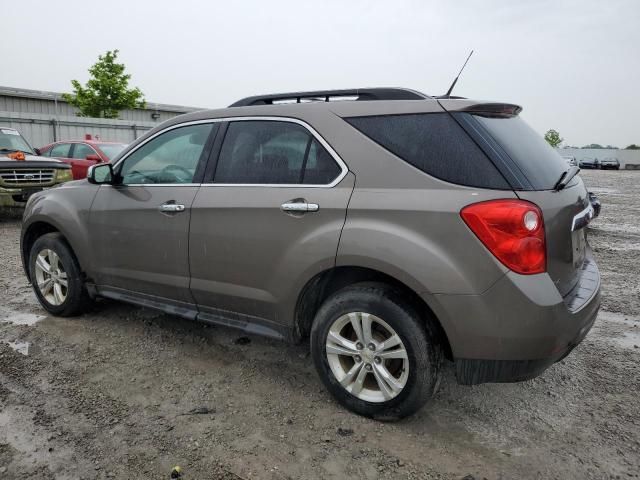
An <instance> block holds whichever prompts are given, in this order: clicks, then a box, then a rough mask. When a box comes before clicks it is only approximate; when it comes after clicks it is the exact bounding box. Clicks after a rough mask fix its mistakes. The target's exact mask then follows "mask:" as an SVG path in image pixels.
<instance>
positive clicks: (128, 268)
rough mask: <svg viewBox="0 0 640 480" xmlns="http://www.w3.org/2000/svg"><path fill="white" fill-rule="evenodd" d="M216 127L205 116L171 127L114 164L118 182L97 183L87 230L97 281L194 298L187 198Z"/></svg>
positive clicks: (120, 289)
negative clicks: (196, 120) (203, 120)
mask: <svg viewBox="0 0 640 480" xmlns="http://www.w3.org/2000/svg"><path fill="white" fill-rule="evenodd" d="M216 130H217V124H215V123H210V122H209V123H195V124H188V125H178V126H173V127H171V128H170V129H168V130H165V131H163V132H161V133H159V134H157V135H156V136H154V137H152V138H151V139H149V140H148V141H147V142H146V143H143V144H141V145H140V146H139V147H138V148H137V149H135V150H133V151H132V153H130V154H129V155H127V156H125V157H124V159H123V160H122V161H121V162H119V163H118V164H117V165H116V167H115V169H116V172H117V173H119V175H120V176H121V177H122V182H121V184H118V185H114V186H112V185H103V186H100V189H99V191H98V193H97V194H96V197H95V199H94V201H93V205H92V207H91V213H90V218H89V229H88V230H89V232H90V238H91V248H92V259H93V268H92V270H93V272H92V274H93V277H94V281H95V283H96V284H97V285H98V286H99V288H102V289H106V290H108V291H109V292H111V293H112V294H113V292H116V294H118V295H121V294H124V295H126V294H128V292H135V293H138V294H140V293H141V294H146V295H150V296H153V297H162V299H163V300H164V301H166V300H169V301H173V302H174V303H176V304H177V305H178V306H179V305H180V304H183V303H189V304H192V303H193V299H192V297H191V294H190V292H189V260H188V258H189V257H188V254H189V252H188V240H189V221H190V216H191V204H192V203H193V199H194V197H195V195H196V192H197V191H198V188H199V184H200V181H201V178H202V173H203V170H202V167H203V165H204V162H205V159H206V158H208V155H209V153H210V146H211V142H212V138H213V136H214V135H215V132H216ZM114 287H115V289H117V290H114ZM112 296H113V295H112Z"/></svg>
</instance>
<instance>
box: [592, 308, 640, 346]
mask: <svg viewBox="0 0 640 480" xmlns="http://www.w3.org/2000/svg"><path fill="white" fill-rule="evenodd" d="M635 319H636V317H630V316H628V315H620V314H617V313H611V312H600V314H599V315H598V320H596V326H595V328H594V330H595V331H596V332H595V333H596V335H597V336H598V337H600V338H602V339H604V340H606V341H608V342H611V343H613V344H615V345H617V346H618V347H622V348H625V349H631V350H634V349H639V348H640V325H639V324H638V322H636V321H634V320H635ZM599 322H600V323H599ZM603 323H604V324H603ZM607 323H608V324H609V325H606V324H607ZM635 325H638V326H635ZM625 327H626V328H625ZM605 330H606V332H605Z"/></svg>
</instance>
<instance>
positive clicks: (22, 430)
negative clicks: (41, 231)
mask: <svg viewBox="0 0 640 480" xmlns="http://www.w3.org/2000/svg"><path fill="white" fill-rule="evenodd" d="M583 177H584V178H585V181H586V182H587V184H588V185H589V186H590V187H591V189H592V190H594V191H595V192H597V193H598V194H599V195H600V198H601V199H602V203H603V212H602V216H601V217H600V218H599V219H597V220H596V221H595V223H594V224H593V225H592V229H591V232H590V241H591V244H592V245H593V247H594V248H595V250H596V255H597V258H598V262H599V265H600V268H601V271H602V275H603V294H604V299H603V311H602V312H601V314H600V316H599V319H598V321H597V322H596V327H595V328H594V330H593V331H592V332H591V333H590V334H589V336H588V337H587V338H586V340H585V342H584V343H583V344H582V345H580V346H579V347H578V348H577V349H576V350H575V351H574V352H573V353H572V354H571V355H570V356H569V357H568V358H567V359H566V360H565V361H563V362H561V363H559V364H556V365H555V366H553V367H552V368H551V369H550V370H549V371H547V372H546V373H545V374H544V375H543V376H542V377H540V378H538V379H535V380H532V381H529V382H525V383H520V384H504V385H481V386H477V387H462V386H458V385H457V384H456V383H455V379H454V376H453V369H452V368H451V366H450V365H449V366H448V367H447V369H446V372H445V377H444V380H443V383H442V386H441V388H440V391H439V392H438V394H437V395H436V397H435V398H434V400H433V401H432V402H431V403H430V404H429V405H428V406H427V407H426V408H425V409H423V410H422V411H421V412H419V413H418V414H417V415H415V416H413V417H412V418H409V419H406V420H404V421H402V422H399V423H395V424H384V423H379V422H375V421H371V420H367V419H364V418H360V417H357V416H355V415H353V414H351V413H349V412H347V411H345V410H344V409H343V408H341V407H340V406H338V405H337V404H336V403H335V402H334V401H333V400H332V399H331V398H330V397H329V395H328V394H327V393H326V392H325V390H324V389H323V387H322V385H321V383H320V381H319V379H318V377H317V376H316V374H315V371H314V370H313V367H312V364H311V361H310V358H309V355H308V350H307V348H306V347H305V346H289V345H286V344H282V343H278V342H274V341H270V340H265V339H263V338H258V337H251V338H250V341H249V342H248V343H246V341H240V342H238V339H239V338H240V337H241V334H239V333H238V332H236V331H233V330H230V329H226V328H213V327H208V326H206V325H201V324H195V323H189V322H188V321H184V320H180V319H176V318H172V317H169V316H166V315H163V314H159V313H156V312H154V311H150V310H145V309H141V308H136V307H131V306H127V305H123V304H118V303H115V302H101V303H99V304H98V305H97V306H96V308H95V311H93V312H92V313H91V314H88V315H85V316H83V317H80V318H75V319H61V318H51V317H45V316H44V315H43V311H42V310H41V309H40V308H39V307H38V305H37V303H36V299H35V297H34V295H33V294H32V292H31V290H30V288H29V285H28V284H27V282H26V279H25V277H24V275H23V273H22V269H21V266H20V260H19V255H18V237H19V230H20V224H19V221H17V220H8V219H4V220H0V265H2V275H1V276H0V478H2V479H5V478H7V479H9V478H11V479H24V478H37V479H40V478H42V479H45V478H46V479H48V478H60V479H66V478H74V479H75V478H86V479H89V478H91V479H93V478H118V479H126V478H136V479H137V478H165V479H168V478H169V474H170V472H171V468H172V467H173V466H174V465H180V466H181V467H182V469H183V471H184V478H185V479H217V478H222V479H238V478H241V479H250V478H268V479H271V478H273V479H280V478H312V479H315V478H336V479H339V478H346V477H352V478H394V479H395V478H428V479H431V478H438V479H450V478H451V479H459V478H462V477H465V476H469V477H468V478H475V479H483V478H487V479H498V478H500V479H513V478H545V479H546V478H558V479H568V478H580V479H583V478H622V479H624V478H638V477H639V476H640V401H639V399H638V397H639V395H640V375H639V373H640V368H639V367H638V362H639V361H640V349H639V348H638V347H639V346H640V221H639V218H640V194H639V193H638V185H640V172H600V171H595V172H585V173H584V174H583ZM514 321H516V319H514ZM193 409H200V410H196V411H194V410H193ZM206 409H208V413H202V412H203V411H206ZM195 412H199V413H195Z"/></svg>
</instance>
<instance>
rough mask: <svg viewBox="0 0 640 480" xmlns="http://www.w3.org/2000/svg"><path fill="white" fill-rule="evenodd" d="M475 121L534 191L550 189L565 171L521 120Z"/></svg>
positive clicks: (556, 155)
mask: <svg viewBox="0 0 640 480" xmlns="http://www.w3.org/2000/svg"><path fill="white" fill-rule="evenodd" d="M475 117H476V119H477V120H478V121H479V122H480V123H481V124H482V125H483V126H484V127H485V128H486V129H487V130H488V131H489V133H490V134H491V136H492V137H493V138H494V139H495V140H496V141H497V142H498V143H499V144H500V146H501V147H502V148H503V149H504V151H505V152H506V153H507V155H509V157H511V160H513V162H515V163H516V165H517V166H518V167H519V168H520V170H521V171H522V173H523V174H524V175H525V176H526V177H527V179H528V180H529V182H531V185H532V186H533V189H534V190H551V189H553V188H554V186H555V184H556V182H557V181H558V179H559V178H560V175H562V172H564V171H565V170H567V163H566V161H564V160H563V159H562V157H561V156H560V154H559V153H558V152H557V151H556V150H554V149H553V148H552V147H551V146H550V145H549V144H548V143H547V142H546V141H545V139H544V138H542V137H541V136H540V135H538V134H537V133H536V132H535V131H534V130H533V129H532V128H531V127H530V126H529V125H527V124H526V122H525V121H524V120H522V119H521V118H520V117H510V118H497V117H485V116H480V115H476V116H475Z"/></svg>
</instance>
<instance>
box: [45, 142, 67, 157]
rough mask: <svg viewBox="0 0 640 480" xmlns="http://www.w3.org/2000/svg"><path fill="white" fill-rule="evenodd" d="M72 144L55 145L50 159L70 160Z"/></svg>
mask: <svg viewBox="0 0 640 480" xmlns="http://www.w3.org/2000/svg"><path fill="white" fill-rule="evenodd" d="M70 147H71V144H70V143H58V144H57V145H54V146H53V148H52V149H51V152H50V153H49V156H50V157H60V158H69V148H70Z"/></svg>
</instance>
